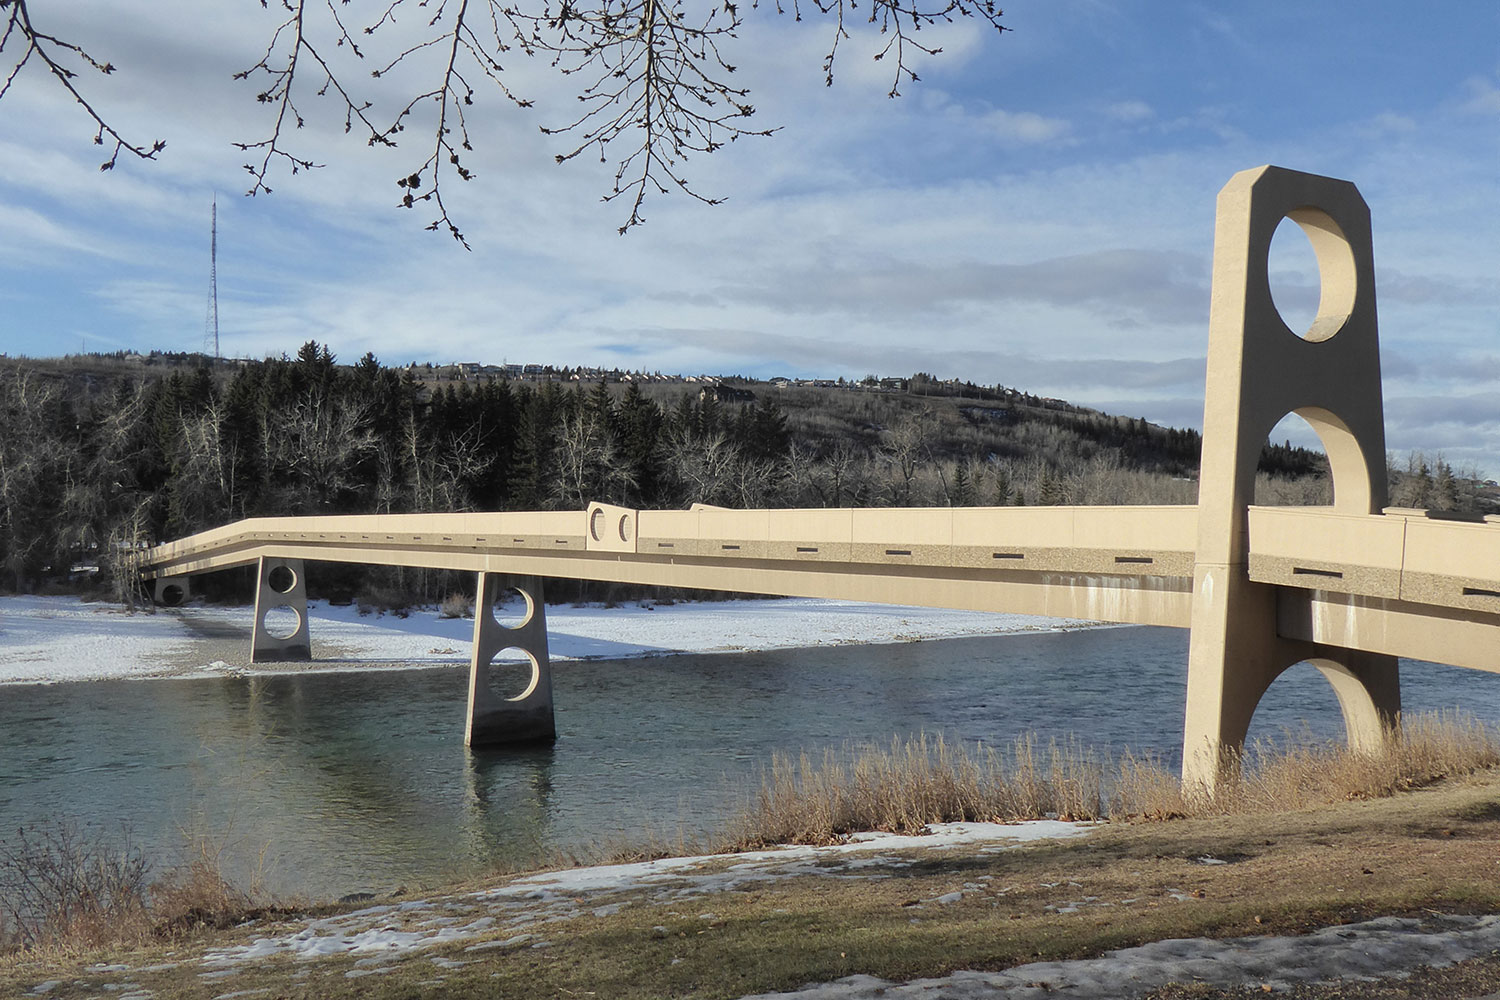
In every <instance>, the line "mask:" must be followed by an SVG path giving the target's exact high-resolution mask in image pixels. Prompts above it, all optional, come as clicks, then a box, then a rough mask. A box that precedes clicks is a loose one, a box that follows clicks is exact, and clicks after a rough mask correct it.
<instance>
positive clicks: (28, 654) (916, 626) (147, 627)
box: [0, 597, 1095, 684]
mask: <svg viewBox="0 0 1500 1000" xmlns="http://www.w3.org/2000/svg"><path fill="white" fill-rule="evenodd" d="M308 615H309V618H310V622H309V626H310V630H311V635H312V645H313V657H314V662H313V663H312V664H311V665H308V668H309V669H317V670H349V669H376V668H380V667H410V666H441V665H459V664H465V663H467V662H468V659H469V648H470V643H471V641H472V638H473V629H474V623H473V621H472V620H470V619H463V618H448V619H445V618H440V617H439V616H438V614H437V612H436V611H433V610H421V611H413V612H411V613H410V614H409V615H407V616H405V617H400V616H398V615H395V614H370V615H363V616H362V615H360V614H359V611H358V609H356V608H355V607H352V606H331V605H328V604H326V603H323V602H313V603H311V604H309V606H308ZM251 618H252V610H251V609H250V608H249V607H188V608H181V609H171V610H160V611H158V612H157V613H156V614H154V615H152V614H144V613H137V614H134V615H132V614H127V613H126V612H125V611H124V610H123V609H121V608H120V607H118V606H117V605H112V604H104V603H97V604H95V603H86V602H83V601H80V600H78V599H76V598H70V597H7V598H0V683H13V684H14V683H51V682H57V681H82V680H102V679H107V678H132V677H163V676H179V677H180V676H204V675H212V674H222V673H226V672H234V673H256V672H261V670H260V669H258V668H251V667H250V666H249V663H248V657H249V646H250V626H251ZM547 624H548V631H549V635H550V652H551V655H552V658H553V659H554V660H570V659H617V658H622V657H636V656H649V655H653V654H669V653H713V652H742V651H748V650H764V649H781V648H801V647H808V646H822V645H836V644H842V643H887V642H903V641H914V640H921V639H943V638H953V637H959V636H976V635H994V634H1000V633H1008V632H1027V631H1053V630H1057V629H1068V628H1081V627H1086V626H1089V625H1092V624H1095V623H1092V622H1083V621H1077V620H1073V619H1058V618H1042V617H1038V616H1034V615H1015V614H992V613H987V612H981V611H950V610H944V609H941V608H910V607H898V606H893V605H885V604H857V603H853V602H848V601H824V600H814V599H805V598H789V599H778V600H742V601H713V602H702V603H678V604H658V603H654V602H650V601H642V602H632V603H629V604H624V605H621V606H618V607H613V608H606V607H599V606H582V607H570V606H565V605H553V606H549V607H548V608H547ZM512 655H516V656H519V655H520V654H519V653H512ZM277 669H279V668H275V667H272V668H269V670H268V671H267V672H274V671H276V670H277Z"/></svg>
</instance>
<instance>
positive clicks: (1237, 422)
mask: <svg viewBox="0 0 1500 1000" xmlns="http://www.w3.org/2000/svg"><path fill="white" fill-rule="evenodd" d="M1282 219H1291V220H1292V221H1293V222H1295V223H1296V224H1297V225H1298V226H1300V227H1301V228H1302V231H1303V232H1304V233H1306V234H1307V237H1308V240H1309V241H1310V242H1311V243H1312V246H1313V251H1314V253H1315V254H1316V255H1317V260H1318V273H1319V276H1320V278H1321V281H1322V294H1321V298H1320V300H1319V303H1318V312H1317V317H1316V318H1315V319H1314V320H1313V323H1312V326H1311V327H1309V328H1308V329H1307V330H1305V331H1297V330H1293V329H1291V328H1290V327H1288V326H1287V324H1286V323H1285V321H1284V320H1283V319H1282V317H1281V313H1280V312H1279V311H1277V309H1276V305H1275V303H1274V302H1273V301H1272V298H1271V286H1270V279H1269V274H1268V260H1269V255H1270V249H1271V237H1272V234H1274V233H1275V231H1276V227H1277V226H1278V225H1279V224H1280V222H1281V220H1282ZM1289 413H1295V414H1297V415H1299V416H1301V417H1302V418H1303V419H1305V420H1306V421H1307V422H1308V423H1309V424H1311V425H1312V427H1313V430H1315V431H1316V432H1317V434H1318V437H1319V438H1320V439H1321V440H1322V442H1323V447H1324V449H1325V450H1326V451H1327V453H1328V462H1329V466H1330V469H1331V474H1332V479H1333V506H1334V509H1335V510H1336V511H1339V512H1341V513H1347V514H1379V513H1381V511H1382V509H1383V508H1384V507H1385V503H1386V465H1385V419H1384V412H1383V406H1382V401H1381V389H1380V345H1379V340H1378V337H1377V331H1376V318H1375V262H1374V253H1373V250H1372V241H1371V234H1370V209H1369V207H1368V206H1367V205H1366V204H1365V201H1364V199H1363V198H1362V197H1360V194H1359V191H1358V190H1357V189H1356V188H1355V187H1354V185H1353V184H1351V183H1349V182H1348V181H1341V180H1334V179H1332V178H1328V177H1319V176H1316V175H1313V174H1304V173H1298V172H1296V171H1293V170H1286V169H1284V168H1281V167H1271V166H1267V167H1258V168H1256V169H1253V170H1245V171H1241V172H1240V173H1238V174H1235V175H1234V177H1232V178H1231V179H1230V181H1229V183H1228V184H1226V185H1225V186H1224V188H1223V190H1221V191H1220V192H1219V199H1218V212H1217V217H1216V222H1215V231H1214V265H1213V300H1212V305H1211V307H1210V312H1209V343H1208V380H1207V385H1206V386H1205V391H1204V411H1203V461H1202V465H1201V472H1200V474H1199V477H1198V483H1199V485H1198V551H1197V558H1196V561H1195V564H1194V570H1193V597H1192V614H1191V628H1192V638H1191V640H1190V645H1189V653H1188V693H1187V714H1186V724H1185V727H1184V728H1185V731H1184V741H1183V781H1184V783H1185V784H1189V785H1192V784H1198V785H1201V786H1204V787H1206V788H1208V789H1210V790H1211V789H1212V787H1213V785H1214V784H1215V782H1216V781H1217V778H1218V777H1219V775H1220V774H1221V773H1222V771H1223V769H1224V768H1225V767H1226V766H1227V765H1228V764H1229V763H1230V758H1232V756H1233V754H1234V752H1236V751H1238V750H1239V748H1240V747H1241V746H1242V745H1243V743H1244V739H1245V735H1246V733H1247V732H1248V730H1249V726H1250V717H1251V716H1252V715H1253V714H1254V712H1255V706H1256V705H1257V704H1258V703H1259V701H1260V699H1261V696H1262V695H1263V694H1264V693H1265V691H1266V689H1267V688H1268V687H1270V685H1271V683H1272V681H1274V680H1275V679H1276V678H1277V677H1278V676H1280V674H1281V673H1282V672H1283V671H1285V670H1286V669H1287V668H1288V667H1290V666H1292V665H1293V664H1296V663H1300V662H1304V661H1305V662H1311V663H1312V664H1313V665H1314V666H1316V667H1317V668H1318V670H1320V671H1321V672H1322V673H1323V675H1324V676H1325V677H1326V678H1327V679H1328V680H1329V682H1330V683H1331V684H1332V685H1333V689H1334V691H1335V693H1336V694H1337V696H1338V700H1339V706H1340V708H1341V709H1342V711H1343V715H1344V723H1345V726H1346V728H1347V729H1348V734H1349V741H1350V744H1351V745H1352V746H1354V747H1357V748H1358V747H1368V748H1372V749H1373V748H1374V747H1376V746H1378V745H1379V744H1380V742H1381V741H1382V740H1384V739H1385V738H1386V737H1387V735H1388V733H1389V732H1390V729H1391V727H1392V726H1393V725H1394V724H1395V721H1396V716H1397V714H1398V713H1399V711H1400V708H1401V689H1400V684H1399V682H1398V679H1397V673H1396V658H1395V657H1394V656H1389V655H1385V654H1380V653H1369V652H1362V651H1356V650H1351V649H1342V648H1338V647H1330V646H1323V645H1318V644H1314V643H1310V642H1303V641H1294V640H1289V639H1285V638H1281V637H1280V636H1279V635H1278V629H1277V591H1278V589H1279V588H1277V587H1276V586H1273V585H1271V584H1266V583H1255V582H1252V581H1251V579H1250V574H1249V571H1248V569H1249V550H1250V545H1249V530H1248V521H1249V517H1248V514H1249V507H1250V505H1251V503H1252V502H1253V501H1254V494H1255V469H1256V462H1257V460H1258V458H1259V456H1260V453H1261V448H1262V446H1263V445H1264V444H1265V442H1266V438H1267V437H1268V436H1269V434H1270V432H1271V429H1272V428H1273V427H1275V426H1276V424H1277V423H1278V422H1279V421H1280V420H1281V418H1282V417H1284V416H1286V415H1287V414H1289ZM1309 528H1310V530H1312V531H1316V530H1318V526H1317V525H1315V524H1314V525H1310V526H1309ZM1316 584H1317V580H1316V579H1313V578H1311V577H1309V578H1308V581H1307V585H1308V586H1316Z"/></svg>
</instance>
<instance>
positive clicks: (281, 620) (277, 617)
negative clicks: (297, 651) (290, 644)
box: [264, 604, 302, 639]
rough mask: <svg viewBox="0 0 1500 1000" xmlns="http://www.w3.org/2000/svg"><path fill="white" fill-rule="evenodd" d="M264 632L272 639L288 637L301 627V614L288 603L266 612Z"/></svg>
mask: <svg viewBox="0 0 1500 1000" xmlns="http://www.w3.org/2000/svg"><path fill="white" fill-rule="evenodd" d="M264 625H265V629H266V633H267V634H268V635H270V636H271V638H273V639H290V638H291V637H292V636H294V635H296V634H297V632H298V631H299V630H300V629H301V628H302V615H301V614H300V613H299V612H298V611H297V609H296V608H294V607H292V606H291V605H290V604H283V605H281V606H279V607H275V608H272V609H271V610H270V611H267V612H266V617H265V621H264Z"/></svg>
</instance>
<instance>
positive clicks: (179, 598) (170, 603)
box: [156, 583, 187, 608]
mask: <svg viewBox="0 0 1500 1000" xmlns="http://www.w3.org/2000/svg"><path fill="white" fill-rule="evenodd" d="M186 599H187V591H186V590H184V589H183V587H182V585H181V584H180V583H168V584H163V585H162V588H161V593H160V594H159V595H157V598H156V603H157V604H160V605H162V606H163V607H167V608H175V607H177V606H178V605H180V604H181V603H182V602H183V601H185V600H186Z"/></svg>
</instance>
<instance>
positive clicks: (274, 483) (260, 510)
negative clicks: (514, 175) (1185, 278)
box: [0, 342, 1483, 593]
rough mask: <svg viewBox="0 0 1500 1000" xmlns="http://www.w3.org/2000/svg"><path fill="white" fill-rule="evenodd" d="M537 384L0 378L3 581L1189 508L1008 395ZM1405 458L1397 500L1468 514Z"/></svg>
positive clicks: (531, 377)
mask: <svg viewBox="0 0 1500 1000" xmlns="http://www.w3.org/2000/svg"><path fill="white" fill-rule="evenodd" d="M530 367H535V368H538V369H539V370H538V371H536V372H532V373H529V374H528V373H527V372H525V371H524V370H523V371H522V372H520V373H518V374H513V373H507V372H506V371H504V370H503V369H499V368H498V366H495V367H493V368H492V370H485V369H483V368H482V367H481V366H478V365H447V366H436V367H430V366H426V365H421V366H416V365H413V366H409V367H406V368H390V367H386V366H384V365H381V364H380V363H379V361H377V360H376V359H375V358H374V357H373V356H371V355H366V356H365V357H364V358H362V359H360V360H359V361H358V362H357V363H355V364H353V365H348V364H339V363H338V362H337V360H336V359H335V358H334V357H333V356H332V355H331V354H330V352H329V351H328V350H327V348H326V347H321V346H320V345H318V344H316V343H314V342H309V343H307V344H304V345H303V347H302V349H301V350H300V351H299V352H298V354H297V357H296V358H295V359H288V358H281V359H267V360H265V361H259V362H250V361H217V362H216V361H213V359H208V358H204V357H202V356H200V355H178V356H173V355H150V356H145V357H143V356H140V355H124V354H122V355H103V356H100V355H87V356H74V357H66V358H59V359H43V360H30V359H15V358H5V357H0V414H3V417H4V426H5V428H6V433H5V434H4V435H3V436H0V569H3V571H4V576H3V578H0V580H3V585H4V586H7V587H9V588H13V589H14V590H17V591H26V590H33V589H36V588H39V587H42V586H44V585H57V584H59V583H61V582H63V581H65V580H66V579H67V578H68V577H70V576H75V577H77V576H82V577H91V576H93V575H94V574H95V573H96V572H97V573H98V574H99V578H100V579H104V580H109V579H111V577H112V571H113V567H112V561H113V560H112V554H113V553H116V552H119V551H121V550H122V548H123V547H128V546H131V545H138V544H141V543H143V542H149V541H155V540H160V539H165V538H172V537H178V536H181V535H184V534H189V533H191V532H194V531H199V530H202V529H204V528H207V527H211V526H214V525H217V524H221V523H224V522H225V521H229V520H233V519H236V518H240V517H248V516H255V515H262V514H313V513H320V514H329V513H370V512H377V513H378V512H403V511H418V510H517V509H562V510H570V509H572V510H576V509H580V508H581V507H583V506H584V505H585V504H586V503H587V502H589V501H590V500H603V501H607V502H613V503H618V504H622V505H626V506H633V507H643V508H651V507H655V508H676V507H684V506H687V505H689V504H692V503H710V504H719V505H724V506H731V507H824V506H853V505H860V506H928V505H935V506H947V505H955V506H972V505H1004V504H1118V503H1194V502H1196V499H1197V484H1196V481H1195V477H1196V470H1197V464H1198V453H1199V449H1200V440H1199V436H1198V434H1197V432H1196V431H1193V430H1182V429H1175V428H1165V427H1160V426H1157V425H1154V424H1150V423H1148V422H1147V421H1145V420H1142V419H1140V418H1136V417H1130V416H1117V415H1111V414H1106V413H1101V412H1098V411H1095V410H1090V409H1086V408H1082V407H1077V406H1073V405H1071V404H1069V403H1067V402H1065V401H1063V400H1056V399H1042V398H1038V397H1036V396H1034V395H1031V394H1029V393H1026V392H1024V391H1021V390H1017V389H1012V388H1006V387H1003V386H991V387H985V386H976V385H972V384H969V383H957V382H939V381H937V380H935V379H933V378H931V377H930V376H927V375H923V374H920V373H919V374H917V375H914V376H911V377H910V378H900V379H894V378H888V379H881V380H877V379H875V378H874V377H871V378H868V379H865V380H863V381H862V382H859V383H849V382H842V381H838V382H818V383H815V384H797V383H793V382H791V381H789V380H775V381H770V382H756V381H750V380H745V379H721V378H709V377H681V376H664V375H660V374H650V375H647V374H644V373H628V372H617V371H611V372H604V371H598V370H590V369H554V370H547V369H542V368H541V367H540V366H530ZM1417 459H1418V457H1417V456H1414V457H1413V463H1414V464H1413V466H1412V468H1411V470H1409V474H1407V475H1401V474H1398V475H1397V479H1398V485H1400V484H1401V483H1405V484H1406V485H1407V486H1411V487H1412V488H1411V489H1407V490H1406V492H1407V493H1409V494H1412V495H1413V496H1418V495H1419V491H1418V490H1417V489H1416V488H1415V486H1413V484H1416V486H1421V487H1422V489H1423V490H1425V493H1420V495H1421V496H1424V497H1425V498H1427V499H1428V500H1429V501H1430V505H1432V506H1441V505H1446V506H1450V507H1460V506H1463V505H1465V504H1467V505H1468V506H1469V507H1471V508H1472V507H1474V506H1475V505H1476V504H1478V503H1480V502H1481V500H1482V499H1483V498H1482V497H1481V496H1480V495H1479V494H1478V492H1477V485H1478V484H1474V483H1472V482H1469V481H1467V480H1465V479H1463V478H1462V477H1457V476H1455V475H1454V474H1453V472H1452V470H1451V469H1449V468H1448V467H1447V466H1446V465H1445V464H1444V463H1442V462H1441V461H1437V462H1434V463H1432V464H1431V466H1430V467H1429V465H1428V463H1427V462H1426V460H1421V462H1420V463H1418V460H1417ZM1262 466H1263V469H1264V472H1263V475H1262V489H1261V493H1262V496H1260V497H1259V498H1258V499H1260V500H1261V501H1262V502H1283V503H1286V502H1292V503H1317V502H1326V497H1327V479H1326V475H1325V473H1324V470H1325V467H1326V463H1325V462H1324V460H1323V457H1322V456H1321V455H1319V454H1317V453H1315V452H1311V451H1307V450H1305V449H1301V448H1293V447H1291V446H1289V445H1283V446H1277V447H1273V448H1268V449H1267V451H1266V453H1265V455H1264V457H1263V462H1262ZM1419 466H1420V468H1419ZM1424 474H1425V479H1424ZM95 567H97V570H95V569H94V568H95ZM389 572H390V573H394V575H395V578H394V579H393V580H390V581H388V583H389V586H391V587H394V588H397V589H404V590H407V591H411V590H412V589H413V588H416V589H417V590H418V591H420V592H423V593H427V592H431V591H434V590H435V589H437V588H438V583H434V582H433V581H432V580H430V579H429V576H430V575H429V574H425V573H420V572H410V571H408V572H407V573H406V574H405V575H402V574H401V572H400V571H389ZM413 578H415V580H414V579H413ZM367 582H368V581H363V582H362V581H349V582H348V586H350V587H357V586H362V585H364V584H365V583H367Z"/></svg>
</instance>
